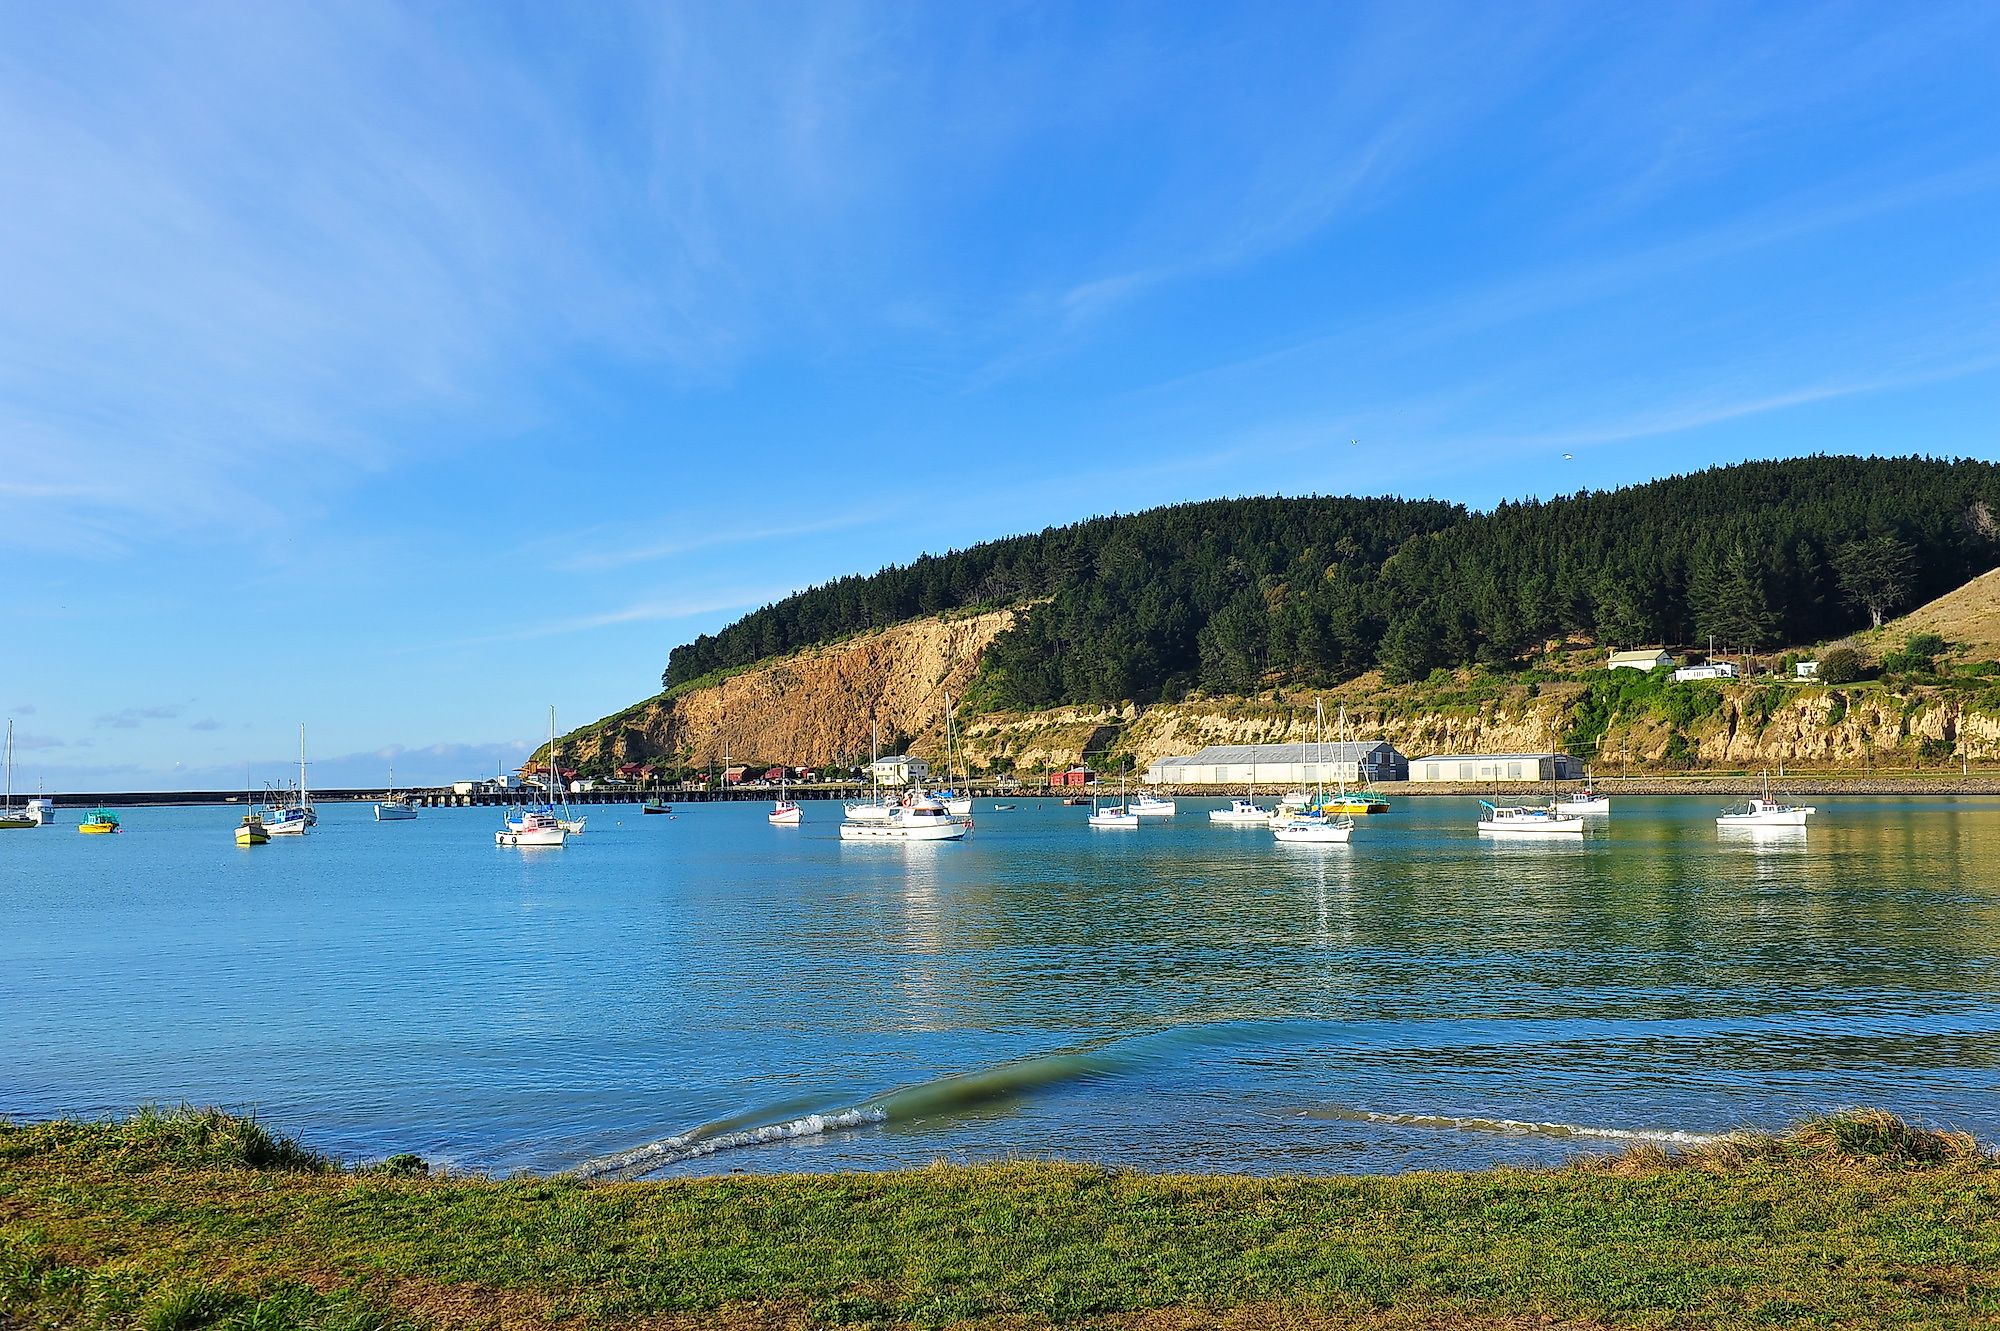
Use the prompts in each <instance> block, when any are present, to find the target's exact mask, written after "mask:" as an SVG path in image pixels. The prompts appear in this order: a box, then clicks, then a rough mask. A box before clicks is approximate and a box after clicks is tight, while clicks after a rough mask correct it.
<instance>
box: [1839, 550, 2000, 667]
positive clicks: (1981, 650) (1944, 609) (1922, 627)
mask: <svg viewBox="0 0 2000 1331" xmlns="http://www.w3.org/2000/svg"><path fill="white" fill-rule="evenodd" d="M1913 633H1935V634H1937V635H1938V636H1939V637H1941V638H1943V639H1944V640H1945V641H1946V642H1949V643H1951V644H1953V646H1954V647H1955V648H1956V649H1957V651H1958V654H1959V655H1961V656H1963V657H1965V658H1967V659H1970V660H1975V661H1991V660H1996V659H2000V569H1994V570H1992V571H1991V572H1989V573H1982V574H1980V575H1979V576H1978V577H1976V578H1974V579H1973V580H1972V581H1971V582H1968V583H1966V584H1965V585H1964V586H1962V587H1960V588H1958V589H1957V590H1955V591H1949V592H1946V593H1945V594H1944V595H1943V596H1940V597H1938V598H1937V599H1936V600H1935V601H1931V602H1929V603H1928V604H1925V605H1921V606H1918V607H1917V608H1916V609H1915V610H1912V611H1911V612H1910V613H1909V614H1907V615H1904V616H1903V617H1902V618H1901V619H1897V620H1892V621H1891V622H1889V623H1887V624H1884V625H1883V626H1882V631H1881V632H1880V633H1868V634H1862V635H1861V637H1862V638H1863V640H1864V641H1867V642H1868V643H1869V645H1870V646H1871V647H1873V648H1875V649H1876V650H1877V651H1882V650H1893V649H1894V648H1895V647H1897V646H1900V645H1901V644H1902V643H1903V642H1904V640H1906V639H1907V638H1909V636H1910V635H1911V634H1913Z"/></svg>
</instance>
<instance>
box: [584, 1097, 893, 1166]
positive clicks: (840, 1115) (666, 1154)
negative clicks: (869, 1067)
mask: <svg viewBox="0 0 2000 1331" xmlns="http://www.w3.org/2000/svg"><path fill="white" fill-rule="evenodd" d="M888 1117H889V1115H888V1113H887V1112H886V1111H884V1110H881V1109H873V1108H869V1107H868V1106H865V1105H864V1106H861V1107H859V1108H855V1109H843V1110H840V1111H838V1112H835V1113H831V1114H806V1115H804V1116H803V1117H800V1118H795V1119H790V1120H788V1121H786V1122H783V1123H766V1124H764V1125H762V1126H761V1127H754V1128H730V1127H728V1126H726V1125H722V1124H706V1125H704V1126H702V1127H699V1128H695V1129H693V1130H692V1131H689V1132H683V1133H681V1134H680V1135H679V1136H675V1137H665V1138H662V1139H661V1140H659V1141H656V1142H648V1143H646V1144H645V1145H644V1146H635V1147H633V1148H632V1149H631V1150H629V1151H620V1152H619V1153H618V1154H616V1155H605V1156H599V1157H598V1158H597V1159H595V1160H586V1161H585V1162H584V1163H582V1164H580V1165H578V1166H577V1167H576V1168H575V1169H572V1170H571V1171H570V1173H572V1174H574V1175H576V1177H578V1178H581V1179H606V1178H635V1177H637V1176H638V1175H640V1174H647V1173H651V1172H652V1171H653V1170H656V1169H665V1168H666V1167H667V1166H668V1165H671V1164H677V1163H678V1162H680V1161H682V1160H694V1159H697V1158H699V1157H701V1156H705V1155H714V1154H715V1153H716V1152H718V1151H728V1150H734V1149H735V1148H736V1147H739V1146H762V1145H763V1144H765V1143H766V1142H779V1141H788V1140H790V1139H792V1138H795V1137H817V1136H819V1135H821V1134H822V1133H827V1132H836V1131H838V1130H840V1129H842V1128H859V1127H865V1126H867V1125H868V1124H870V1123H880V1122H882V1121H883V1120H884V1119H886V1118H888Z"/></svg>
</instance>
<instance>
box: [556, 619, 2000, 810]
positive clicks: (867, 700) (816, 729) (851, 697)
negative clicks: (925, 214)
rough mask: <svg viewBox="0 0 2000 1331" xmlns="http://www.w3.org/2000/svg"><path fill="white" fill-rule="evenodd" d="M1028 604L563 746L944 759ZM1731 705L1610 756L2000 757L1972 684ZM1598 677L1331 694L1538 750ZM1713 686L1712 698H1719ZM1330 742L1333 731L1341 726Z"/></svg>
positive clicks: (1271, 719) (1414, 721)
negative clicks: (965, 705) (879, 750)
mask: <svg viewBox="0 0 2000 1331" xmlns="http://www.w3.org/2000/svg"><path fill="white" fill-rule="evenodd" d="M1013 618H1014V616H1013V612H1012V611H1005V610H1002V611H995V612H992V613H990V614H983V615H976V616H966V617H962V618H940V619H928V620H918V621H913V622H911V623H907V624H900V625H897V626H896V627H894V628H889V629H883V630H880V631H878V632H874V633H868V634H864V635H862V636H860V637H857V638H853V639H850V640H848V641H846V642H842V643H837V644H834V645H832V646H829V647H824V648H820V649H817V650H815V651H811V652H806V653H803V654H801V655H799V656H796V657H790V658H787V659H785V660H781V661H776V662H773V663H770V664H768V665H764V666H759V667H756V668H754V669H751V670H747V671H745V672H743V673H742V674H740V675H736V676H733V677H731V678H729V679H727V680H724V681H723V682H722V683H720V684H718V685H716V686H714V687H711V688H705V689H698V690H694V691H692V692H689V693H686V694H683V695H681V696H679V697H677V698H674V699H672V700H670V701H655V702H652V703H648V704H645V705H644V706H641V707H638V708H634V709H633V710H632V711H630V712H627V713H623V714H621V715H620V716H617V717H613V718H609V719H608V720H606V721H603V722H599V723H598V724H597V725H596V726H593V727H587V728H586V729H585V730H583V731H579V732H578V733H577V734H575V735H573V736H571V737H569V738H568V739H566V740H565V741H564V746H563V751H564V754H565V755H566V756H568V757H571V758H572V759H575V760H581V761H582V763H583V765H585V766H586V767H589V768H594V769H602V768H603V767H610V766H616V765H617V764H618V763H621V762H633V761H649V760H650V761H658V762H662V763H664V764H667V765H674V766H707V765H709V764H714V763H720V762H722V761H723V759H724V756H725V754H727V755H730V756H733V757H735V758H737V759H739V760H743V761H756V762H768V763H780V762H782V763H792V764H804V765H819V764H824V763H829V762H839V763H852V762H855V761H857V760H860V759H865V758H866V757H867V756H868V750H869V730H870V723H871V720H872V719H874V718H879V719H880V722H881V727H882V743H883V749H884V751H885V752H887V751H890V750H892V749H894V748H898V747H904V746H907V747H908V748H909V749H910V750H911V751H912V752H915V753H918V754H920V755H923V756H925V757H928V758H931V759H933V760H936V759H938V758H939V757H941V755H942V750H943V724H944V706H945V698H946V696H947V695H952V696H957V695H959V694H961V693H963V691H964V689H965V686H966V685H967V683H968V682H970V680H971V678H972V676H973V674H974V672H975V671H976V670H977V668H978V663H979V656H980V653H982V652H983V651H985V649H986V647H987V644H989V643H991V642H992V641H993V639H994V638H995V637H996V636H997V635H998V634H1000V633H1001V632H1002V631H1004V630H1005V629H1006V628H1007V627H1008V626H1009V625H1011V624H1012V623H1013ZM1700 687H1703V688H1714V689H1715V690H1716V693H1715V698H1716V705H1715V706H1714V707H1712V708H1711V709H1709V710H1707V711H1705V712H1704V713H1703V714H1702V715H1700V716H1699V717H1696V718H1694V719H1692V720H1689V721H1686V722H1684V723H1682V724H1681V725H1678V726H1676V725H1674V724H1672V723H1670V722H1669V721H1667V720H1665V719H1663V718H1661V717H1658V716H1641V717H1633V718H1624V719H1619V720H1616V721H1614V723H1613V724H1612V726H1611V728H1610V729H1609V730H1608V731H1607V732H1606V733H1605V735H1604V738H1603V740H1602V742H1601V743H1600V745H1599V747H1598V755H1599V759H1598V760H1599V762H1600V763H1602V764H1603V765H1604V766H1605V767H1607V768H1608V767H1610V766H1611V765H1612V764H1614V763H1617V762H1621V761H1623V762H1629V763H1631V764H1633V765H1634V766H1642V767H1658V766H1662V765H1667V766H1679V765H1685V764H1686V763H1687V762H1689V761H1693V762H1696V763H1699V764H1705V765H1714V766H1719V767H1761V766H1772V767H1776V766H1778V765H1780V764H1783V765H1785V766H1787V767H1814V766H1818V767H1861V766H1864V765H1867V764H1869V763H1871V762H1872V763H1874V764H1877V765H1892V766H1908V765H1910V764H1911V763H1912V762H1913V761H1914V760H1915V758H1916V757H1917V756H1918V752H1919V749H1920V746H1921V745H1922V742H1923V741H1925V740H1931V741H1933V743H1932V744H1931V746H1930V748H1931V750H1932V758H1933V760H1934V761H1935V760H1940V759H1938V753H1939V751H1940V750H1947V751H1950V752H1953V753H1956V752H1957V751H1958V750H1959V749H1960V748H1961V747H1962V748H1963V751H1964V752H1965V753H1966V754H1967V756H1969V757H1970V758H1971V760H1972V761H1974V762H1992V761H1995V760H1996V759H2000V715H1995V714H1994V712H1993V711H1991V710H1986V711H1981V710H1976V709H1974V708H1972V707H1970V706H1968V702H1969V697H1968V695H1967V694H1965V693H1963V692H1953V691H1950V690H1944V689H1938V690H1934V691H1920V692H1916V693H1911V694H1898V693H1892V692H1888V691H1886V690H1883V689H1880V688H1870V687H1857V688H1844V689H1843V688H1823V687H1817V686H1807V687H1797V686H1791V685H1771V684H1765V683H1749V684H1716V685H1707V686H1700ZM1582 692H1583V689H1582V686H1581V685H1579V684H1575V683H1552V684H1544V685H1543V686H1542V687H1541V688H1540V689H1539V690H1532V689H1529V688H1527V687H1525V686H1515V687H1498V688H1490V687H1489V696H1487V697H1485V698H1483V699H1482V700H1480V701H1477V702H1467V701H1463V700H1462V699H1459V700H1454V699H1453V698H1451V697H1449V696H1447V695H1442V694H1438V693H1435V692H1431V691H1427V690H1426V689H1425V688H1424V687H1423V686H1411V687H1406V688H1400V689H1387V688H1384V687H1382V686H1380V685H1379V684H1378V683H1372V682H1371V681H1370V680H1369V679H1366V678H1364V679H1363V680H1360V681H1356V682H1355V683H1352V684H1349V685H1344V686H1342V687H1341V688H1340V689H1337V690H1329V691H1328V692H1327V694H1326V700H1327V708H1328V718H1327V721H1328V725H1329V727H1331V725H1332V723H1333V711H1334V709H1335V708H1336V707H1337V706H1339V705H1342V704H1345V706H1346V707H1347V711H1348V723H1349V727H1350V730H1351V733H1352V734H1353V735H1354V737H1355V738H1357V739H1370V740H1372V739H1378V738H1380V739H1387V740H1388V741H1389V742H1390V743H1392V744H1394V745H1395V746H1396V748H1397V749H1399V750H1400V751H1401V752H1403V753H1404V754H1406V755H1408V756H1410V757H1413V758H1414V757H1421V756H1423V755H1425V754H1429V753H1478V752H1486V753H1504V752H1522V751H1528V752H1534V751H1540V750H1545V749H1560V748H1563V747H1564V737H1565V736H1566V735H1567V734H1568V733H1569V732H1570V730H1571V729H1572V727H1573V725H1574V722H1575V711H1576V707H1577V703H1578V700H1579V697H1580V695H1581V693H1582ZM1312 696H1313V695H1312V694H1311V692H1309V691H1306V690H1297V689H1294V690H1289V691H1287V692H1286V693H1285V694H1284V695H1283V696H1282V697H1281V698H1277V697H1272V696H1269V695H1261V696H1259V697H1257V698H1225V699H1205V700H1194V701H1188V702H1181V703H1162V704H1157V705H1154V706H1149V707H1141V706H1137V705H1135V704H1130V703H1128V704H1125V705H1123V706H1120V707H1060V708H1053V709H1051V710H1048V711H1042V712H1030V713H989V714H986V715H983V716H979V717H975V718H972V719H970V720H969V721H965V722H963V724H962V725H961V732H962V739H963V748H964V756H965V760H966V762H967V763H968V764H969V766H970V767H971V768H972V769H973V770H975V771H1011V772H1017V773H1019V774H1020V775H1021V776H1022V777H1023V778H1024V779H1032V778H1034V777H1035V776H1038V775H1039V774H1040V773H1042V772H1044V771H1049V770H1056V769H1061V768H1064V767H1067V766H1070V765H1071V764H1073V763H1077V762H1088V763H1093V764H1099V765H1103V764H1106V763H1108V762H1110V761H1113V760H1116V759H1119V758H1122V757H1124V756H1128V755H1129V756H1130V757H1131V758H1132V759H1133V761H1134V762H1135V763H1136V765H1137V766H1138V767H1139V768H1140V769H1141V770H1143V769H1144V768H1145V767H1146V766H1147V765H1148V764H1150V763H1151V762H1153V761H1155V760H1156V759H1159V758H1165V757H1169V756H1172V755H1174V754H1183V753H1193V752H1195V751H1197V750H1199V749H1201V748H1204V747H1206V746H1207V745H1210V744H1275V743H1298V742H1303V741H1308V740H1310V739H1311V738H1312V725H1313V720H1312ZM1704 696H1705V695H1704ZM1329 738H1331V736H1329Z"/></svg>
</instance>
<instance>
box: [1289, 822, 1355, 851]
mask: <svg viewBox="0 0 2000 1331" xmlns="http://www.w3.org/2000/svg"><path fill="white" fill-rule="evenodd" d="M1271 835H1272V836H1273V837H1275V838H1277V839H1278V840H1279V841H1282V842H1284V843H1285V844H1286V845H1288V846H1338V845H1344V844H1346V842H1347V841H1348V840H1349V839H1350V838H1351V837H1353V835H1354V827H1353V825H1352V824H1348V825H1346V826H1343V825H1341V824H1339V823H1273V824H1271Z"/></svg>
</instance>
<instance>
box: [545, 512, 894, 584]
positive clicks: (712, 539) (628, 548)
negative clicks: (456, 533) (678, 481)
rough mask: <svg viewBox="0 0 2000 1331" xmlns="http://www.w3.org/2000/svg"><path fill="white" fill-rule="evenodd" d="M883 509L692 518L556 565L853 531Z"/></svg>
mask: <svg viewBox="0 0 2000 1331" xmlns="http://www.w3.org/2000/svg"><path fill="white" fill-rule="evenodd" d="M880 517H881V512H880V510H877V511H875V512H872V513H843V514H837V515H834V516H830V517H824V518H815V519H811V520H809V521H805V522H794V523H782V524H773V525H769V526H762V527H733V528H721V529H717V528H708V529H703V528H702V527H701V526H700V524H699V522H697V521H692V520H690V521H688V526H689V527H691V528H692V530H690V531H689V532H688V534H686V535H684V536H677V537H670V538H668V539H665V540H658V539H656V540H652V541H645V542H640V543H637V544H627V545H620V546H617V547H604V548H599V549H595V550H581V551H577V552H576V553H573V554H569V555H565V556H563V557H562V558H561V559H559V560H558V561H557V563H556V567H557V568H560V569H565V570H568V571H570V572H596V571H602V570H605V569H614V568H627V567H630V566H631V565H633V564H646V563H651V562H653V561H655V560H661V559H671V558H673V557H674V556H676V555H686V554H693V553H695V552H696V551H700V550H718V549H725V548H727V547H729V546H735V545H764V544H770V543H773V542H779V541H790V540H796V539H798V538H799V537H801V536H820V535H824V534H826V533H828V532H836V531H851V530H853V529H855V528H857V527H862V526H865V525H867V524H868V523H869V522H872V521H876V520H878V519H880Z"/></svg>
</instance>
